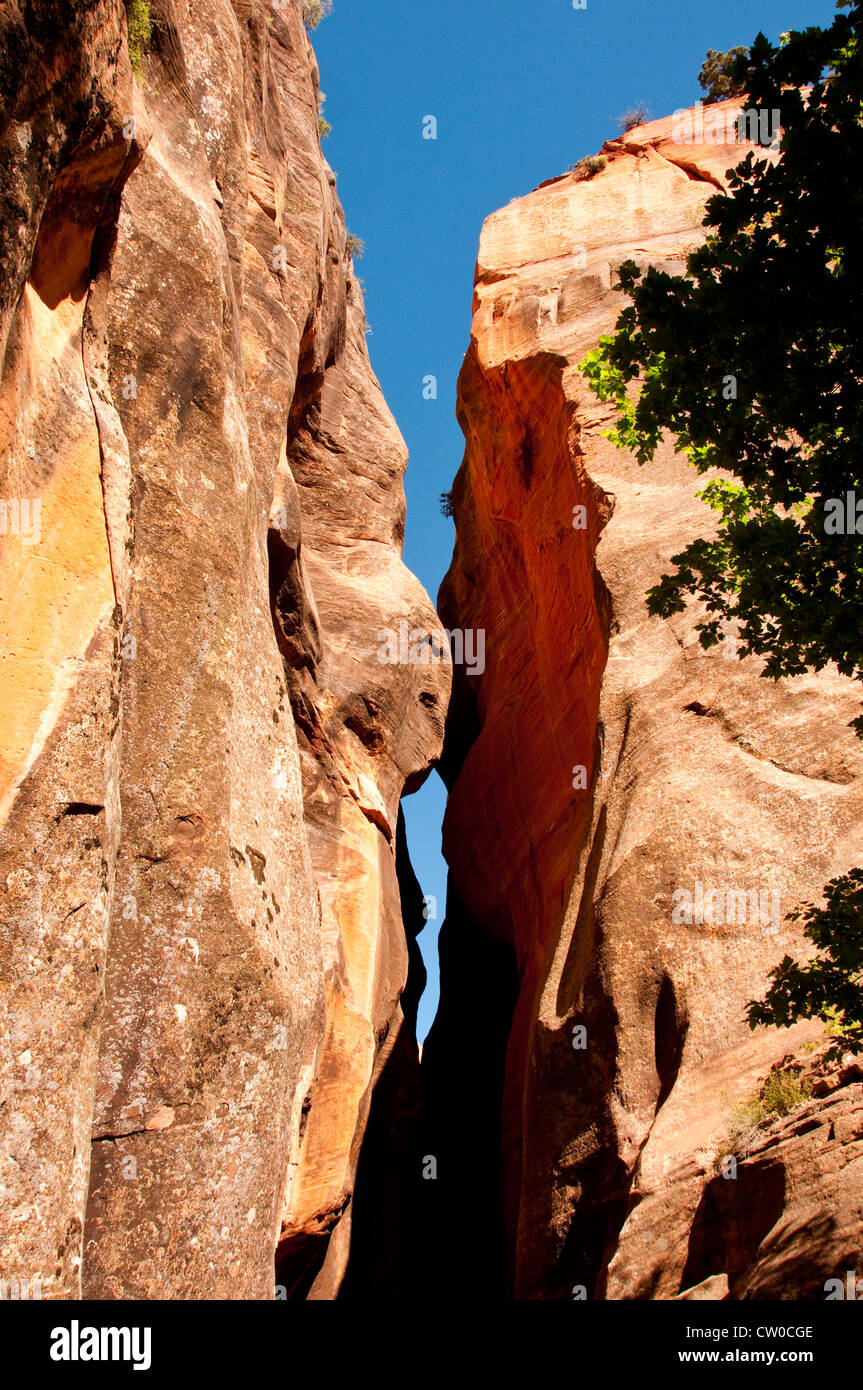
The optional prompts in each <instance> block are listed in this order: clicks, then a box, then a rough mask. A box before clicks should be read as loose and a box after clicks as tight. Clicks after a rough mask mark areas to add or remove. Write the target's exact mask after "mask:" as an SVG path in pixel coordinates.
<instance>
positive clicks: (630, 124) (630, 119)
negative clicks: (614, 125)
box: [619, 102, 650, 135]
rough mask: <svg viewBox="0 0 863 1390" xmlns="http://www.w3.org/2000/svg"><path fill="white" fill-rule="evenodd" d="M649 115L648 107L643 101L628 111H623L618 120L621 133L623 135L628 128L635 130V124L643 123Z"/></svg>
mask: <svg viewBox="0 0 863 1390" xmlns="http://www.w3.org/2000/svg"><path fill="white" fill-rule="evenodd" d="M649 115H650V107H649V106H645V104H644V102H640V103H639V105H638V106H633V107H631V108H630V109H629V111H624V113H623V115H622V116H621V117H620V120H619V125H620V129H621V133H622V134H623V135H625V134H626V132H627V131H628V130H635V127H636V126H637V125H644V122H645V121H646V120H647V118H648V116H649Z"/></svg>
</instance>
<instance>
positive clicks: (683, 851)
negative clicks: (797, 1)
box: [423, 103, 863, 1299]
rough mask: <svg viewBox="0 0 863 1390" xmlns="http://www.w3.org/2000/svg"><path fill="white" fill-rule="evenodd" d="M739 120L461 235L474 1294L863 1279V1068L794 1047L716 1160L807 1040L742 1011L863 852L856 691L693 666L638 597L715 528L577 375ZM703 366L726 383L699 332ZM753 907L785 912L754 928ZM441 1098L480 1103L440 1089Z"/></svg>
mask: <svg viewBox="0 0 863 1390" xmlns="http://www.w3.org/2000/svg"><path fill="white" fill-rule="evenodd" d="M738 104H739V103H738ZM729 109H732V110H733V109H734V103H728V104H727V105H726V106H725V107H720V108H716V109H715V114H714V115H712V116H711V123H710V124H709V125H706V126H705V128H704V131H702V132H699V130H698V127H697V126H693V123H692V122H691V120H690V124H689V128H688V130H687V127H686V120H685V119H682V118H680V117H677V118H670V119H668V120H663V121H655V122H652V123H650V124H647V125H644V126H641V127H638V128H637V129H636V130H634V131H632V132H630V133H629V134H627V135H624V136H622V137H621V138H620V139H618V140H615V141H612V142H610V143H609V144H607V145H606V146H605V148H604V151H603V153H604V155H605V157H606V163H605V166H604V167H603V168H602V169H601V170H600V172H598V173H597V174H595V175H594V176H593V177H590V178H588V179H581V178H579V177H578V175H577V174H576V173H570V174H567V175H564V176H562V177H561V178H558V179H554V180H552V181H551V182H549V183H548V184H545V185H543V186H542V187H540V188H539V189H537V190H536V192H534V193H532V194H529V195H528V196H527V197H524V198H520V199H518V200H516V201H515V202H513V203H510V204H509V205H508V206H507V207H505V208H503V209H502V210H501V211H500V212H496V213H494V214H493V215H492V216H491V217H489V218H488V220H487V221H486V223H485V225H484V227H483V231H482V236H481V240H480V247H479V257H478V262H477V268H476V280H475V290H474V305H473V327H472V332H471V341H470V347H469V350H468V353H467V357H466V359H465V363H464V367H463V369H462V373H461V378H460V382H459V392H458V409H459V418H460V422H461V425H462V428H463V431H464V434H465V440H466V448H465V456H464V462H463V463H462V466H461V469H460V471H459V473H458V476H457V478H456V481H455V485H454V489H453V501H454V510H455V520H456V528H457V540H456V547H455V554H454V557H453V561H452V565H451V568H450V570H449V573H448V575H447V577H446V579H445V581H444V584H443V587H442V590H441V594H440V599H439V608H440V612H441V615H442V618H443V621H444V623H445V625H446V626H447V627H448V628H451V627H458V628H464V629H471V628H474V629H480V628H481V629H485V633H486V669H485V672H484V674H483V675H482V677H481V679H477V678H476V677H473V678H469V677H467V676H466V675H465V673H464V671H463V668H459V667H455V668H454V686H453V700H452V704H451V707H450V714H449V718H448V723H447V736H446V742H445V752H444V760H443V765H442V768H443V772H444V777H445V780H446V781H447V784H448V787H449V792H450V794H449V800H448V804H447V812H446V819H445V824H444V853H445V855H446V858H447V860H448V862H449V866H450V890H449V891H450V904H449V910H448V914H447V920H446V922H445V924H444V927H443V929H442V943H441V962H442V975H441V1008H440V1011H439V1013H438V1017H437V1019H436V1021H435V1024H434V1027H433V1030H432V1033H431V1035H430V1037H429V1039H428V1042H427V1044H426V1048H425V1051H424V1059H423V1061H424V1067H423V1070H424V1073H425V1075H426V1086H427V1089H428V1093H429V1096H430V1105H431V1107H432V1110H433V1113H434V1114H435V1116H436V1117H437V1123H438V1132H437V1134H436V1143H437V1145H438V1148H439V1150H440V1153H441V1159H442V1167H443V1169H444V1172H443V1173H442V1177H441V1184H442V1188H441V1196H440V1201H441V1202H442V1204H443V1207H444V1210H449V1213H450V1216H451V1217H452V1216H453V1215H454V1213H455V1212H456V1211H462V1210H463V1208H464V1203H465V1201H466V1200H467V1199H468V1197H469V1191H470V1183H471V1181H473V1182H474V1183H475V1181H476V1178H477V1174H478V1173H483V1174H485V1175H487V1176H488V1181H489V1183H491V1182H492V1178H491V1175H490V1173H489V1155H490V1154H494V1153H496V1152H497V1153H499V1154H500V1173H501V1178H500V1193H499V1210H500V1212H501V1217H500V1220H499V1221H498V1222H497V1223H496V1224H495V1221H494V1217H493V1213H492V1216H491V1218H490V1219H491V1230H490V1232H489V1233H488V1236H487V1238H486V1240H485V1242H484V1250H485V1254H484V1256H482V1257H481V1260H480V1278H479V1282H480V1283H481V1284H484V1285H485V1287H486V1288H493V1287H495V1285H497V1286H498V1287H503V1288H504V1289H505V1291H506V1293H507V1295H508V1296H510V1297H513V1296H514V1297H516V1298H519V1299H537V1298H541V1299H570V1298H572V1297H576V1298H578V1297H585V1296H586V1297H588V1298H594V1297H598V1298H608V1299H622V1298H675V1297H678V1296H681V1295H684V1296H686V1297H710V1298H721V1297H726V1296H731V1297H734V1298H743V1297H747V1298H751V1297H781V1298H789V1297H790V1298H794V1297H804V1298H805V1297H823V1296H824V1294H823V1282H824V1280H825V1278H828V1277H831V1276H833V1275H834V1274H839V1276H840V1277H844V1272H845V1270H846V1269H851V1268H856V1264H857V1258H856V1252H858V1251H859V1245H860V1236H861V1229H863V1095H861V1086H860V1084H859V1082H860V1072H859V1070H858V1069H855V1068H854V1067H853V1066H851V1067H850V1068H846V1070H845V1071H844V1072H841V1073H839V1074H838V1076H832V1077H830V1078H825V1077H823V1076H820V1074H819V1075H817V1076H816V1074H815V1073H816V1072H817V1066H816V1063H815V1062H814V1061H812V1062H811V1064H810V1063H806V1065H811V1068H814V1071H813V1078H812V1079H813V1093H812V1097H811V1099H810V1100H809V1102H808V1103H807V1104H805V1105H803V1106H802V1107H801V1108H798V1109H797V1110H796V1111H795V1113H794V1114H793V1115H790V1116H788V1118H787V1119H786V1120H785V1121H778V1120H777V1121H776V1122H775V1123H774V1124H773V1125H772V1126H767V1127H766V1128H765V1129H764V1130H763V1131H760V1132H759V1138H758V1141H757V1143H756V1144H755V1145H754V1147H753V1150H752V1152H750V1153H749V1154H748V1156H747V1157H745V1159H741V1161H740V1162H739V1165H738V1171H737V1175H736V1177H735V1178H734V1180H731V1179H730V1178H726V1177H723V1176H722V1174H721V1172H720V1170H719V1167H718V1166H717V1165H718V1164H720V1163H721V1160H722V1157H723V1156H724V1155H725V1153H726V1148H727V1145H728V1143H729V1140H728V1139H727V1138H726V1135H727V1131H728V1129H729V1123H730V1117H731V1114H732V1111H733V1109H734V1106H735V1103H737V1102H740V1101H741V1100H743V1098H744V1097H746V1096H748V1095H750V1094H753V1093H754V1092H755V1091H756V1090H757V1088H758V1085H759V1083H760V1082H761V1081H763V1079H764V1078H765V1077H766V1075H767V1074H768V1072H769V1071H770V1070H771V1068H772V1067H773V1066H774V1064H776V1063H778V1062H779V1061H781V1059H782V1058H783V1056H784V1055H785V1054H787V1053H789V1052H795V1051H796V1052H797V1053H798V1055H799V1056H800V1057H802V1058H806V1057H808V1056H809V1053H808V1052H807V1051H805V1050H802V1051H801V1049H805V1048H808V1047H809V1046H811V1045H812V1044H813V1043H814V1042H815V1040H816V1039H817V1037H818V1030H817V1029H816V1028H814V1027H813V1026H810V1025H808V1024H804V1025H797V1026H796V1027H795V1029H793V1030H792V1031H791V1032H790V1033H786V1032H780V1031H778V1030H774V1029H771V1030H762V1031H759V1032H758V1033H757V1034H755V1035H753V1034H751V1033H750V1031H749V1029H748V1026H747V1025H746V1022H745V1018H744V1006H745V1004H746V1002H747V1000H749V999H751V998H756V997H759V996H760V994H761V993H762V991H763V989H764V987H765V984H766V982H767V975H768V971H769V969H770V968H771V967H772V966H773V965H775V964H776V963H778V961H779V959H780V958H781V957H782V955H783V954H785V953H786V952H790V953H792V954H795V953H799V951H800V950H801V938H800V936H799V935H798V934H797V933H796V929H792V927H791V926H790V925H789V924H788V923H787V922H786V921H785V920H784V918H785V915H786V913H787V912H789V911H791V910H792V909H793V908H794V907H795V906H797V905H798V904H799V903H800V902H801V901H802V900H807V899H808V900H812V899H817V897H818V896H819V893H820V889H821V886H822V884H823V883H824V882H825V881H826V880H827V879H829V878H830V877H832V876H834V875H836V874H839V873H841V872H843V871H844V870H846V869H848V868H849V867H852V866H853V865H855V864H858V863H859V862H860V856H861V851H863V829H861V810H863V780H861V779H863V753H861V748H860V744H859V742H858V740H856V738H855V736H854V734H853V732H852V731H851V730H850V729H849V728H848V724H849V721H850V720H851V719H852V718H854V717H855V716H856V714H857V713H858V712H859V691H858V690H857V688H856V687H854V686H853V685H852V684H851V683H850V682H849V681H845V680H842V679H840V678H838V677H837V676H835V675H831V674H830V673H827V672H825V673H824V674H822V675H819V676H818V677H815V676H804V677H800V678H799V679H795V680H784V681H780V682H779V683H778V684H773V683H768V682H766V681H764V680H763V679H761V678H760V675H759V671H760V663H759V662H758V661H757V660H754V659H747V660H745V661H743V662H740V661H738V660H737V659H736V652H735V646H734V634H733V632H729V633H728V634H727V641H726V642H725V643H724V645H723V646H721V647H719V648H713V649H711V650H709V651H705V650H703V649H702V648H701V646H700V645H699V643H698V640H697V638H698V634H697V632H696V630H695V624H696V622H697V620H698V617H699V613H698V612H697V611H696V610H695V608H694V607H692V608H690V609H689V610H687V612H686V613H684V614H681V615H679V616H677V617H674V618H672V619H671V620H669V621H663V620H660V619H659V618H651V617H649V616H648V613H647V609H646V606H645V594H646V591H647V589H648V588H649V587H651V585H653V584H655V583H656V582H657V581H658V580H659V578H660V576H661V575H662V574H663V573H664V572H665V571H667V570H668V568H669V562H670V558H671V556H672V555H673V554H675V553H677V552H678V551H680V550H681V549H682V548H683V547H684V545H685V544H686V543H687V542H688V541H689V540H690V539H691V538H693V537H694V536H696V535H698V534H707V533H708V532H709V531H712V528H713V516H712V513H711V512H710V511H709V510H708V508H707V506H706V504H704V503H702V502H700V501H699V500H698V499H697V497H696V492H697V490H698V487H699V486H700V484H699V481H698V478H697V475H696V474H695V473H694V471H693V470H692V469H691V468H689V467H688V466H687V464H686V461H685V459H684V458H683V457H682V456H680V455H676V454H675V452H674V449H673V446H672V444H670V443H669V444H668V445H666V446H664V447H663V449H662V450H661V452H660V454H659V455H658V456H657V459H656V461H655V463H654V464H653V465H651V466H649V467H646V468H644V469H641V468H639V467H638V465H637V463H636V462H635V460H634V459H632V458H631V457H629V456H627V455H625V454H621V453H620V452H618V451H617V450H616V449H615V448H614V447H613V446H612V445H611V444H610V443H609V442H608V441H607V440H606V439H604V438H603V431H604V430H606V429H607V428H608V427H609V426H610V425H611V423H612V411H611V407H605V406H603V405H601V404H600V403H599V402H598V401H597V400H596V398H595V397H594V396H593V395H592V394H591V393H590V392H589V390H588V388H587V386H586V383H585V381H584V379H583V377H582V376H581V374H580V373H579V371H578V369H577V364H578V362H579V361H580V360H581V359H582V358H583V357H584V355H585V353H587V352H588V351H589V350H590V349H592V348H594V347H595V346H596V345H597V343H598V340H599V337H600V335H601V334H602V333H605V332H609V331H610V330H611V329H612V327H613V325H614V322H615V320H616V317H617V314H618V312H619V310H620V308H621V307H622V301H621V298H620V295H619V294H616V293H615V292H614V288H613V283H614V277H615V267H616V266H617V265H619V264H620V262H621V261H623V260H625V259H627V258H633V259H634V260H636V261H637V262H638V263H639V264H640V265H641V266H642V267H646V266H647V264H648V263H653V264H655V265H657V266H661V267H664V268H668V269H669V270H671V271H673V272H676V273H680V271H681V270H682V269H683V268H684V263H685V257H686V254H687V252H688V251H689V250H690V249H692V248H694V247H695V246H696V245H697V244H698V242H699V241H700V240H701V238H702V236H703V231H702V228H701V226H700V223H701V219H702V216H703V210H704V205H705V202H706V201H707V199H708V198H709V197H710V196H711V195H712V194H713V193H715V192H716V190H717V188H721V187H722V186H723V185H724V175H725V171H726V170H727V169H728V168H729V166H731V165H732V164H734V163H735V162H736V161H737V159H739V158H740V157H741V155H742V154H743V153H745V152H746V151H745V149H743V150H741V148H740V146H736V147H735V146H734V145H732V144H727V143H726V142H725V139H724V138H722V139H720V140H719V141H718V142H717V140H716V139H715V138H714V134H713V132H714V130H715V127H714V126H713V124H712V121H713V120H714V119H716V117H717V116H718V118H719V119H720V120H721V119H723V117H724V113H725V111H727V110H729ZM689 114H690V118H691V117H692V116H694V114H695V113H689ZM693 136H695V138H694V139H693ZM704 369H705V373H706V374H713V375H715V376H716V377H717V378H721V377H722V376H723V375H724V374H725V373H728V372H737V373H738V376H739V379H740V381H741V383H742V382H743V381H744V378H745V363H736V364H729V363H720V362H716V361H714V360H713V359H712V357H711V353H710V349H709V345H707V344H705V349H704ZM699 883H700V884H701V885H702V891H703V892H705V893H706V892H708V891H709V890H719V891H720V892H721V894H722V899H721V904H723V905H724V903H725V901H726V894H727V890H728V889H732V890H736V892H737V893H741V894H742V893H743V892H745V893H746V894H747V897H746V899H744V900H743V901H744V902H745V903H746V907H745V908H744V909H743V910H741V909H740V908H739V907H737V906H735V908H734V910H733V912H732V914H731V915H730V916H729V915H728V914H727V913H726V912H725V911H724V909H723V911H717V912H716V913H714V914H711V915H712V916H713V922H712V923H711V915H706V916H705V918H704V921H703V922H702V923H699V922H698V921H693V922H692V923H691V924H689V925H687V923H686V921H685V920H680V915H679V914H678V920H677V921H676V920H675V916H674V913H673V901H674V900H673V898H672V895H673V893H674V892H675V891H676V890H688V891H689V892H690V893H691V894H692V895H693V897H694V896H695V894H696V893H697V892H698V888H697V885H698V884H699ZM753 891H755V892H756V893H759V894H765V895H766V894H773V895H774V896H772V897H769V896H765V897H764V898H763V899H762V898H758V899H757V901H758V910H757V911H752V910H751V899H750V897H749V895H750V894H751V893H752V892H753ZM775 895H778V897H777V896H775ZM736 901H737V899H735V903H736ZM762 905H763V909H764V910H762ZM774 908H775V909H776V910H774ZM466 978H467V979H468V980H469V981H470V983H469V984H466ZM504 981H506V982H508V983H504ZM495 985H497V994H496V998H497V1004H498V1008H497V1016H496V1017H495V1018H491V1017H489V1016H488V1013H489V1003H490V1001H489V993H490V992H492V991H493V990H494V989H495ZM508 994H509V995H510V998H509V1000H508V1002H507V995H508ZM470 995H472V996H473V998H474V999H475V1000H476V1001H477V1006H476V1010H475V1013H474V1014H473V1016H471V1017H470V1018H468V1019H466V1018H465V1005H466V999H467V997H468V996H470ZM507 1009H509V1010H510V1014H509V1017H507ZM475 1027H476V1034H475V1032H474V1028H475ZM475 1043H478V1046H474V1044H475ZM814 1055H815V1056H816V1057H817V1055H818V1054H817V1052H816V1053H815V1054H814ZM457 1087H459V1088H465V1087H466V1088H467V1089H468V1091H469V1092H470V1093H471V1094H472V1096H475V1097H476V1098H477V1103H476V1105H475V1106H473V1107H472V1108H471V1107H467V1106H466V1107H465V1111H467V1110H468V1109H470V1113H469V1114H466V1113H463V1111H462V1109H461V1108H460V1106H459V1104H458V1102H456V1103H455V1105H454V1106H452V1107H450V1108H449V1109H448V1107H447V1105H446V1103H445V1098H446V1097H447V1096H450V1097H452V1096H453V1095H454V1094H455V1093H456V1090H457ZM729 1171H730V1170H729ZM497 1200H498V1197H497V1195H495V1196H494V1201H495V1202H496V1201H497ZM489 1205H493V1203H490V1204H489ZM487 1214H488V1213H487ZM475 1274H476V1271H475V1270H473V1269H472V1271H471V1276H472V1278H473V1276H474V1275H475Z"/></svg>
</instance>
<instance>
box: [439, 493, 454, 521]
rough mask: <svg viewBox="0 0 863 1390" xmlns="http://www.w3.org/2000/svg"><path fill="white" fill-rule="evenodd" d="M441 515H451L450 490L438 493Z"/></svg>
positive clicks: (452, 512)
mask: <svg viewBox="0 0 863 1390" xmlns="http://www.w3.org/2000/svg"><path fill="white" fill-rule="evenodd" d="M440 511H441V516H453V515H454V514H455V513H454V511H453V501H452V492H442V493H441V495H440Z"/></svg>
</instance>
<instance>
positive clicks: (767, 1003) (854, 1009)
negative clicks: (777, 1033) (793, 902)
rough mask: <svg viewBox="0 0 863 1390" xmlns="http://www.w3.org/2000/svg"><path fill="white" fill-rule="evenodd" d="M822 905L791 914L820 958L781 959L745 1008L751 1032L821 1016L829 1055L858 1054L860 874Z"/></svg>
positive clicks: (840, 881)
mask: <svg viewBox="0 0 863 1390" xmlns="http://www.w3.org/2000/svg"><path fill="white" fill-rule="evenodd" d="M824 897H825V898H826V900H827V901H826V905H825V906H824V907H814V906H813V905H812V903H805V904H804V905H803V907H801V908H800V909H799V910H798V911H797V912H792V913H791V920H792V921H800V920H802V921H804V922H805V923H806V926H805V928H804V931H805V934H806V936H807V937H808V939H809V940H810V941H812V942H813V943H814V944H815V946H817V948H818V952H819V954H818V955H816V956H815V957H813V959H812V960H810V961H807V962H805V963H804V964H803V965H799V964H798V963H797V962H796V961H794V960H792V958H791V956H785V957H784V959H783V960H782V961H781V962H780V964H779V965H778V966H777V967H776V969H775V970H773V971H772V972H771V978H772V980H773V983H772V985H771V986H770V988H769V989H768V991H767V994H766V995H765V997H764V999H763V1000H761V1001H760V1002H757V1003H751V1004H748V1005H747V1009H746V1012H747V1015H748V1017H749V1022H750V1024H751V1026H752V1027H753V1028H755V1027H757V1026H758V1024H759V1023H777V1024H779V1025H780V1027H783V1028H790V1027H791V1025H792V1023H796V1022H797V1020H798V1019H799V1018H822V1019H824V1020H825V1021H826V1022H827V1024H828V1032H829V1033H830V1034H832V1036H833V1042H832V1044H831V1046H830V1049H829V1051H828V1053H827V1055H828V1057H832V1058H834V1059H835V1058H838V1057H841V1055H842V1053H843V1052H845V1051H851V1052H861V1051H863V870H861V869H852V870H851V872H850V873H847V874H843V876H842V877H841V878H834V879H833V880H832V882H830V883H828V884H827V887H826V888H825V889H824Z"/></svg>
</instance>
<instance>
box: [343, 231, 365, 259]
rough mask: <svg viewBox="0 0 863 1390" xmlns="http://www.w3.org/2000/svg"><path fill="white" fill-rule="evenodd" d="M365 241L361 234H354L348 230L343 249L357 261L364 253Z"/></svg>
mask: <svg viewBox="0 0 863 1390" xmlns="http://www.w3.org/2000/svg"><path fill="white" fill-rule="evenodd" d="M365 249H366V243H365V242H364V241H363V239H362V237H361V236H354V234H353V232H348V235H347V238H346V240H345V250H346V251H347V253H348V255H349V256H350V258H351V260H352V261H358V260H359V259H360V258H361V257H362V256H363V254H364V253H365Z"/></svg>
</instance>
